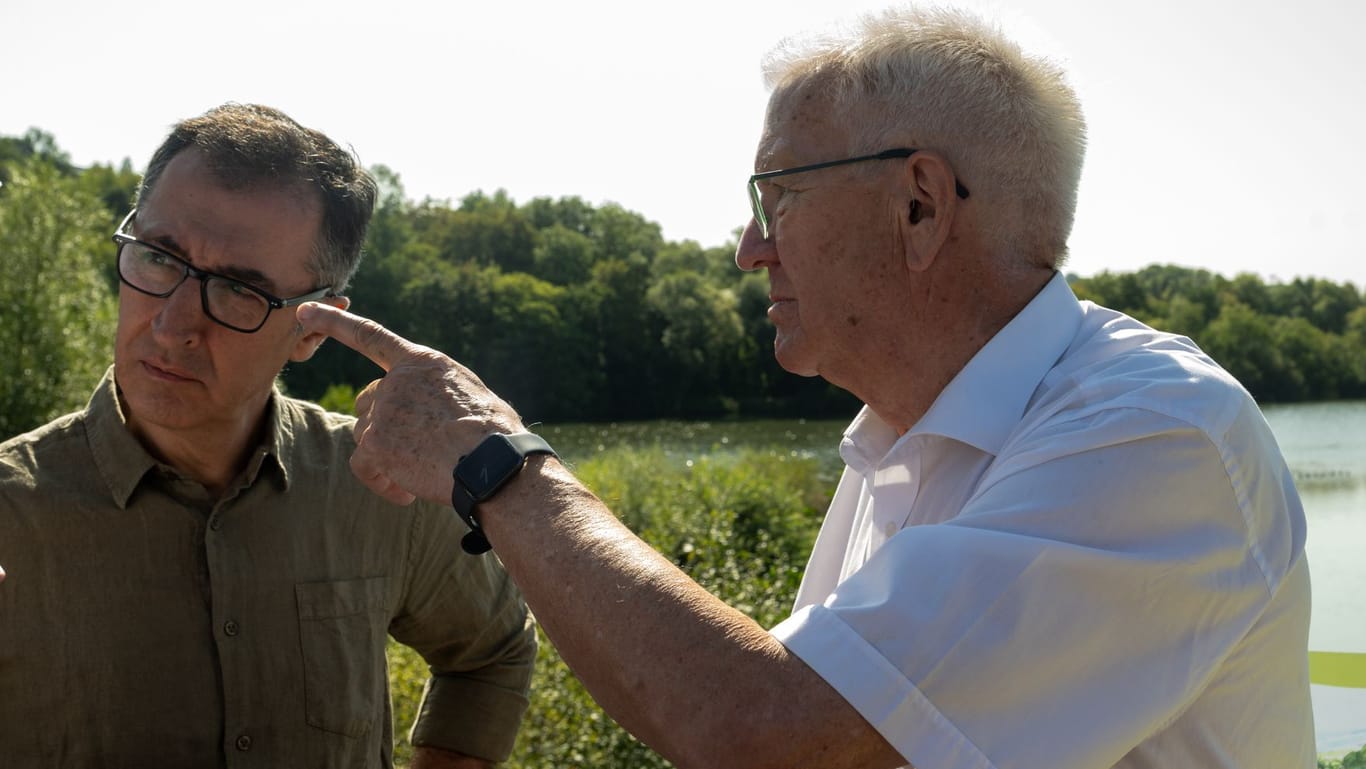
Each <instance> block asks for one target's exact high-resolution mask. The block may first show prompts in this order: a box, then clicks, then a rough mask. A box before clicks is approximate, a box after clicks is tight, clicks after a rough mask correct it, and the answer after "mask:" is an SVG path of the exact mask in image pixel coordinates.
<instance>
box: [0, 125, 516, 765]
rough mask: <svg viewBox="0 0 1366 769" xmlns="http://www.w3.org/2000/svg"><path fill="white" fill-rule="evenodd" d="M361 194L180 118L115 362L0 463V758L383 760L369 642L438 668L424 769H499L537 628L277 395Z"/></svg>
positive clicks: (332, 273)
mask: <svg viewBox="0 0 1366 769" xmlns="http://www.w3.org/2000/svg"><path fill="white" fill-rule="evenodd" d="M375 195H376V187H375V183H374V181H373V180H372V179H371V178H370V176H369V174H367V173H366V172H365V171H364V170H363V169H362V168H361V167H360V166H359V165H358V164H357V162H356V160H355V158H354V157H353V156H352V155H351V154H350V153H348V152H345V151H344V150H342V149H341V148H340V147H338V146H337V145H336V144H335V143H333V142H332V141H331V140H330V139H328V138H327V137H326V136H324V135H323V134H321V133H318V132H317V131H313V130H309V129H306V128H303V127H302V126H300V125H298V124H297V123H296V122H294V121H293V120H291V119H290V118H289V117H287V116H286V115H284V114H283V113H281V112H279V111H277V110H273V109H270V108H266V107H260V106H254V105H236V104H229V105H225V106H223V107H220V108H217V109H214V110H212V111H210V112H208V113H206V114H205V115H203V116H201V117H197V118H193V119H191V120H186V121H184V122H182V123H180V124H179V125H177V126H176V127H175V129H174V130H173V132H172V133H171V135H170V136H169V137H168V138H167V140H166V142H165V143H164V144H163V145H162V146H161V148H160V149H158V150H157V152H156V154H155V156H154V157H153V160H152V163H151V165H150V167H149V169H148V171H147V174H146V176H145V177H144V180H143V184H142V186H141V189H140V190H139V192H138V198H137V204H136V207H135V208H134V210H133V211H132V212H131V213H129V214H128V217H127V218H126V219H125V220H124V222H123V224H122V226H120V227H119V229H118V231H117V232H116V233H115V235H114V241H115V243H116V253H117V266H118V274H119V279H120V288H119V317H118V330H117V338H116V340H115V351H114V365H113V367H112V368H111V370H110V372H109V373H108V374H107V375H106V376H105V379H104V381H102V382H101V383H100V384H99V386H98V388H97V389H96V390H95V393H94V395H93V396H92V398H91V400H90V404H89V405H88V406H87V407H86V409H85V410H84V411H81V412H77V413H74V414H69V415H67V416H64V417H61V418H59V419H57V420H55V421H53V422H52V423H50V424H48V425H45V426H43V427H40V428H38V429H37V430H34V431H33V432H30V433H28V434H25V435H21V436H18V437H16V438H13V439H11V440H9V441H6V442H5V443H3V444H0V542H4V544H5V557H6V566H7V567H8V571H9V574H8V576H7V578H6V579H4V580H3V582H0V766H56V765H60V766H67V767H80V766H90V767H94V766H141V767H147V766H215V765H233V766H238V765H260V766H318V767H337V766H389V765H391V763H392V749H393V739H392V718H391V713H390V705H389V697H388V689H387V683H388V680H387V675H386V663H385V643H386V636H387V635H392V636H393V637H394V638H395V639H397V640H398V641H400V642H402V643H404V644H407V645H409V646H411V647H412V648H414V649H416V650H417V651H418V652H419V653H420V654H421V655H422V656H423V657H424V658H425V659H426V661H427V662H428V664H429V665H430V668H431V671H432V676H431V679H430V681H429V684H428V687H427V691H426V693H425V696H424V700H423V703H422V706H421V709H420V713H419V715H418V718H417V721H416V723H415V724H414V725H413V729H412V739H413V742H414V743H415V744H416V745H417V746H418V747H417V751H416V760H415V762H414V766H416V767H431V766H453V767H484V766H489V765H490V764H491V763H492V762H495V761H500V760H503V759H505V758H506V757H507V756H508V754H509V753H510V751H511V748H512V745H513V741H514V738H515V735H516V731H517V727H518V724H519V723H520V720H521V717H522V714H523V713H524V712H525V709H526V705H527V696H526V695H527V686H528V683H529V679H530V673H531V667H532V664H533V663H534V658H535V636H534V630H533V627H532V625H531V620H530V617H529V615H528V613H527V611H526V607H525V605H524V604H523V602H522V600H521V597H520V595H519V593H518V591H517V589H516V588H515V587H514V586H513V585H512V584H511V583H510V582H509V581H508V579H507V575H506V574H505V573H504V572H503V570H502V568H501V566H500V565H499V564H498V563H497V562H496V561H494V560H492V559H479V560H475V559H457V558H454V557H453V554H454V553H455V552H457V550H458V542H459V535H460V533H461V532H460V531H459V529H460V526H461V524H460V521H459V519H458V518H456V517H455V515H454V514H453V513H452V512H451V511H450V510H449V509H448V508H445V509H443V508H442V507H439V506H436V505H420V506H416V507H412V508H406V509H405V508H399V507H395V506H393V505H390V504H387V503H385V502H383V501H382V500H379V499H378V498H376V497H374V496H373V495H369V494H367V493H365V491H364V488H363V487H362V486H360V485H359V484H358V483H357V482H356V480H355V478H354V477H353V475H352V474H351V472H350V470H349V469H348V464H347V460H348V457H349V455H350V453H351V452H352V450H353V448H354V441H353V439H352V437H351V432H352V431H351V425H352V421H353V420H351V419H350V418H347V417H343V416H339V415H336V414H330V413H327V412H324V411H323V410H321V409H319V408H318V407H316V406H314V405H312V404H309V403H306V402H303V401H298V400H294V399H292V398H287V397H285V396H283V395H282V394H281V393H280V392H279V391H278V390H276V389H275V387H274V382H275V378H276V376H277V375H278V374H279V372H280V370H281V368H282V367H283V366H284V365H285V363H286V362H288V361H303V360H306V359H307V358H309V357H310V356H311V355H312V354H313V352H314V351H315V350H316V349H317V348H318V346H319V345H320V344H321V343H322V341H323V339H324V337H323V336H322V335H320V334H316V333H311V332H307V331H305V330H304V329H303V328H302V327H301V326H300V325H299V324H298V323H297V322H296V320H295V318H294V313H295V308H296V307H297V305H299V304H301V303H302V302H304V301H309V300H312V301H318V302H322V303H325V304H327V305H330V306H332V307H336V308H345V307H347V305H348V300H347V299H346V298H345V297H344V296H342V291H343V289H344V288H345V287H346V285H347V283H348V282H349V280H350V278H351V275H352V273H354V272H355V269H356V266H357V264H358V262H359V260H360V249H361V243H362V241H363V240H364V237H365V229H366V225H367V223H368V221H369V217H370V214H371V211H372V209H373V206H374V200H375Z"/></svg>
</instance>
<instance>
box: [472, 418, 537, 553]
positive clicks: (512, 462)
mask: <svg viewBox="0 0 1366 769" xmlns="http://www.w3.org/2000/svg"><path fill="white" fill-rule="evenodd" d="M533 454H550V455H551V456H555V450H554V449H552V448H550V444H549V443H546V441H545V439H544V438H542V437H541V436H539V435H536V434H535V433H526V432H523V433H512V434H510V435H503V434H501V433H496V434H494V435H490V436H488V437H486V438H484V440H483V441H482V442H480V444H479V445H478V446H477V447H475V449H474V451H471V452H470V453H469V454H467V455H465V456H463V457H461V458H460V461H458V462H456V463H455V469H454V470H453V471H452V473H451V474H452V476H453V477H454V483H453V484H452V486H451V506H452V507H454V508H455V512H456V514H458V515H459V516H460V519H461V520H462V521H464V522H465V525H466V526H469V527H470V531H469V533H468V534H466V535H465V536H464V538H462V539H461V540H460V547H461V548H462V549H463V550H464V551H465V552H467V553H470V554H471V555H479V554H480V553H486V552H488V551H489V549H490V548H491V547H492V545H490V544H489V540H488V537H486V536H485V535H484V529H483V527H481V526H480V525H479V521H478V519H476V518H475V517H474V511H475V508H476V507H477V506H478V505H479V503H480V502H484V501H486V500H488V499H491V498H492V497H493V495H494V494H496V493H498V490H499V489H501V488H502V487H503V486H504V485H505V484H506V483H507V482H508V481H510V480H512V479H513V478H515V477H517V474H518V473H520V472H521V471H522V467H523V465H525V464H526V458H527V457H528V456H531V455H533Z"/></svg>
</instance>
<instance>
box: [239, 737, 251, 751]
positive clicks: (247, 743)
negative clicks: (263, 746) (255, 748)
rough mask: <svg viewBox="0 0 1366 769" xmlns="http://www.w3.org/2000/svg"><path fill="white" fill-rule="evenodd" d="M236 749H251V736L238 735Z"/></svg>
mask: <svg viewBox="0 0 1366 769" xmlns="http://www.w3.org/2000/svg"><path fill="white" fill-rule="evenodd" d="M237 749H238V750H241V751H247V750H251V737H249V736H248V735H245V734H242V735H238V737H237Z"/></svg>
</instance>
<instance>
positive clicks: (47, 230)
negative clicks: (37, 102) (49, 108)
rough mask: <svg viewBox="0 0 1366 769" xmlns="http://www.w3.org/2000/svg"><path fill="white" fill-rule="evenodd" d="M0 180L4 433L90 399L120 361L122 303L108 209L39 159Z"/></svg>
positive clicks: (0, 404)
mask: <svg viewBox="0 0 1366 769" xmlns="http://www.w3.org/2000/svg"><path fill="white" fill-rule="evenodd" d="M9 172H10V179H9V181H8V182H7V183H6V184H5V186H4V187H0V350H4V351H5V352H4V355H3V357H2V358H0V359H3V362H4V366H5V371H4V372H3V374H0V436H6V437H7V436H10V435H14V434H16V433H19V432H22V431H24V430H28V429H31V428H33V427H36V426H38V425H40V424H42V423H44V422H46V421H48V420H50V419H52V418H53V417H55V416H57V415H59V414H61V413H63V412H66V411H70V410H72V409H75V408H77V407H79V406H80V405H82V404H83V403H85V401H86V399H87V398H88V397H89V395H90V391H91V389H92V388H93V387H94V385H95V383H96V381H98V379H99V377H100V375H101V374H102V373H103V372H104V370H105V368H107V367H108V365H109V362H110V361H111V360H112V352H111V351H112V346H113V344H112V343H113V338H114V323H115V317H116V313H117V309H116V302H115V299H114V295H113V293H112V292H111V291H110V287H109V284H108V281H107V279H106V277H105V275H104V268H105V267H106V266H107V264H108V263H109V262H110V261H112V254H113V246H112V245H110V244H109V242H108V240H107V237H108V233H109V229H108V226H109V220H108V214H107V213H106V210H105V208H104V207H103V206H102V205H101V203H100V201H99V200H98V199H96V198H95V196H94V195H92V194H91V193H90V191H88V190H86V189H83V188H82V186H81V185H80V184H79V183H78V182H77V181H76V180H75V178H73V177H70V176H66V175H64V174H63V173H62V171H61V170H60V169H59V168H58V167H56V166H54V165H53V164H51V163H49V162H46V161H45V160H42V159H41V158H33V159H30V160H24V161H19V162H16V163H13V164H11V165H10V166H9Z"/></svg>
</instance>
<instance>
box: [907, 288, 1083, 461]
mask: <svg viewBox="0 0 1366 769" xmlns="http://www.w3.org/2000/svg"><path fill="white" fill-rule="evenodd" d="M1081 320H1082V310H1081V305H1080V304H1079V303H1078V302H1077V298H1076V296H1075V295H1074V294H1073V293H1072V288H1071V287H1070V286H1068V285H1067V280H1066V278H1064V277H1063V276H1062V274H1061V273H1054V274H1053V279H1052V280H1050V281H1049V282H1048V283H1047V284H1046V285H1045V286H1044V287H1043V289H1042V290H1041V291H1039V293H1038V294H1037V295H1035V297H1034V298H1033V299H1032V300H1030V302H1029V304H1027V305H1025V308H1024V309H1023V310H1020V312H1019V313H1018V314H1017V315H1016V316H1015V317H1014V318H1012V319H1011V321H1010V322H1009V323H1007V324H1006V326H1005V328H1002V329H1001V330H1000V331H999V332H997V333H996V335H995V336H993V337H992V338H991V340H990V341H988V342H987V343H986V345H985V346H984V347H983V348H982V349H981V350H978V351H977V354H976V355H974V356H973V357H972V360H970V361H968V364H967V365H966V366H964V367H963V369H962V370H961V371H959V372H958V375H957V376H955V377H954V378H953V380H952V381H950V382H949V384H948V386H947V387H945V388H944V390H943V391H942V392H940V393H939V397H938V398H936V399H935V401H934V403H933V404H932V405H931V406H930V410H929V411H927V412H925V415H924V416H922V417H921V418H920V421H918V422H916V423H915V424H914V425H913V426H912V427H911V429H910V431H909V432H908V433H907V435H913V434H934V435H942V436H944V437H947V438H952V439H954V440H958V441H962V442H963V443H967V444H969V445H971V446H973V447H975V448H977V449H980V450H981V451H985V452H987V453H988V454H992V455H995V454H996V453H997V452H998V451H1000V449H1001V446H1003V445H1004V444H1005V441H1006V438H1007V437H1009V436H1010V432H1011V431H1012V430H1013V429H1014V428H1015V426H1016V424H1018V423H1019V421H1020V417H1022V416H1023V415H1024V412H1025V408H1026V407H1027V406H1028V405H1029V401H1030V398H1032V397H1033V395H1034V391H1035V390H1037V389H1038V387H1039V383H1040V382H1042V381H1043V378H1044V376H1045V375H1046V374H1047V373H1048V371H1049V370H1050V369H1052V368H1053V366H1054V365H1056V364H1057V362H1058V359H1059V358H1061V357H1062V355H1063V353H1064V352H1066V351H1067V348H1068V346H1069V345H1071V343H1072V340H1073V338H1074V337H1075V336H1076V334H1077V329H1078V328H1080V326H1081Z"/></svg>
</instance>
